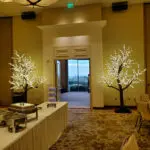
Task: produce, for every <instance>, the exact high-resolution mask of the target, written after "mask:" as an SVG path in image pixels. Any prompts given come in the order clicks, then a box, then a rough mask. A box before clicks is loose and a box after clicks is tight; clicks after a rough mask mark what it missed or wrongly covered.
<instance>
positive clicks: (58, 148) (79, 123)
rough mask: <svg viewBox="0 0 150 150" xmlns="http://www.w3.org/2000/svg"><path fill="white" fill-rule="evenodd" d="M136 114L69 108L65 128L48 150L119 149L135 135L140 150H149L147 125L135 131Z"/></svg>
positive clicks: (149, 138) (134, 112)
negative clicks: (130, 136) (138, 131)
mask: <svg viewBox="0 0 150 150" xmlns="http://www.w3.org/2000/svg"><path fill="white" fill-rule="evenodd" d="M136 117H137V113H136V111H133V112H132V113H131V114H116V113H114V111H113V110H93V111H90V110H88V109H70V110H69V121H68V127H67V129H66V130H65V131H64V133H63V135H62V136H61V137H60V139H59V140H58V141H57V142H56V143H55V144H54V145H53V146H52V147H51V148H50V150H120V147H121V144H122V141H123V140H124V138H126V137H128V136H129V135H131V134H132V133H133V132H134V133H136V137H137V140H138V145H139V147H140V150H150V128H149V127H150V126H148V125H147V124H146V125H147V126H143V127H142V128H141V130H140V133H139V134H138V133H137V132H136V130H135V127H134V125H135V120H136Z"/></svg>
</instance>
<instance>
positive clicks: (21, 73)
mask: <svg viewBox="0 0 150 150" xmlns="http://www.w3.org/2000/svg"><path fill="white" fill-rule="evenodd" d="M9 64H10V66H11V70H12V76H11V81H9V82H10V84H11V89H12V90H13V93H14V94H15V95H19V96H21V97H22V98H23V99H22V100H21V101H22V102H27V91H28V90H30V89H32V88H37V87H38V86H39V85H40V84H42V83H44V81H45V78H44V77H42V76H39V75H38V73H37V70H36V66H35V64H34V62H33V61H32V60H31V57H30V56H27V55H25V54H21V53H18V52H17V51H15V53H14V57H12V63H9Z"/></svg>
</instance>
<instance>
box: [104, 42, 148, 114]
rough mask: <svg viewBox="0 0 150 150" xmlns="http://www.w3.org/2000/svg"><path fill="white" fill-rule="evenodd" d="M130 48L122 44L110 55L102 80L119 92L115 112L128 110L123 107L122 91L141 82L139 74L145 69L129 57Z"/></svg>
mask: <svg viewBox="0 0 150 150" xmlns="http://www.w3.org/2000/svg"><path fill="white" fill-rule="evenodd" d="M131 52H132V48H130V47H128V48H127V47H126V46H125V45H124V46H123V48H122V49H120V50H118V52H115V53H114V55H111V56H110V62H109V63H107V64H106V69H105V70H106V75H104V76H103V77H102V82H103V83H105V84H106V85H107V86H108V87H110V88H113V89H115V90H117V91H118V92H119V93H120V108H119V109H117V110H116V112H123V113H124V112H129V111H130V110H129V109H128V108H126V107H125V104H124V97H123V93H124V91H125V90H126V89H127V88H128V87H134V85H135V84H138V83H140V82H142V80H141V79H140V76H141V75H142V74H143V73H144V72H145V71H146V69H140V65H139V64H138V63H136V62H135V60H134V59H132V58H131Z"/></svg>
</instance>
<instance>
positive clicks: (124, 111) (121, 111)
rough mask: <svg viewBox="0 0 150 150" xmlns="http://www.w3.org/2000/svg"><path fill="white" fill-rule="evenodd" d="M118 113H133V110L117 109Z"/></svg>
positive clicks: (126, 108)
mask: <svg viewBox="0 0 150 150" xmlns="http://www.w3.org/2000/svg"><path fill="white" fill-rule="evenodd" d="M115 112H116V113H132V111H131V109H130V108H128V107H120V108H116V109H115Z"/></svg>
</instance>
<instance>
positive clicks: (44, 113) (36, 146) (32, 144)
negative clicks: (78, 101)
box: [0, 102, 68, 150]
mask: <svg viewBox="0 0 150 150" xmlns="http://www.w3.org/2000/svg"><path fill="white" fill-rule="evenodd" d="M39 107H41V108H42V109H40V110H39V111H38V114H39V117H38V120H33V121H31V122H29V123H27V128H26V129H25V130H23V131H21V132H18V133H9V132H8V129H7V128H0V150H48V149H49V148H50V147H51V146H52V145H53V144H54V143H55V142H56V141H57V140H58V138H59V137H60V135H61V134H62V132H63V131H64V129H65V128H66V126H67V111H68V104H67V103H66V102H57V107H56V108H53V107H49V108H47V102H45V103H42V104H41V105H39Z"/></svg>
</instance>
